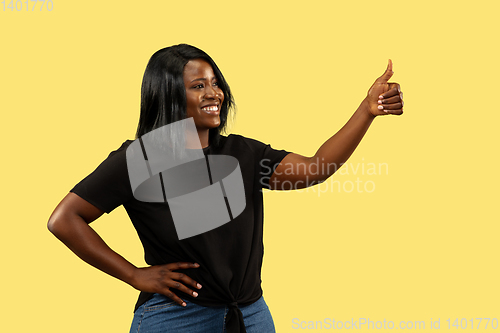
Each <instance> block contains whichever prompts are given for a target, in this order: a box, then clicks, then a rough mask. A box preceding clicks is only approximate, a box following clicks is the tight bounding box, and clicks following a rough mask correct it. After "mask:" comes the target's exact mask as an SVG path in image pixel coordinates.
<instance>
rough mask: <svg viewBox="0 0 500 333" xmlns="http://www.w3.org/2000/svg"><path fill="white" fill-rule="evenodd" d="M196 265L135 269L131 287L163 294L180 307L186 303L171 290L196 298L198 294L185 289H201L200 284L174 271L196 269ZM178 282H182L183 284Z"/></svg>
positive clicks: (175, 264) (178, 263) (177, 264)
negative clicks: (190, 287) (177, 290)
mask: <svg viewBox="0 0 500 333" xmlns="http://www.w3.org/2000/svg"><path fill="white" fill-rule="evenodd" d="M198 267H200V265H199V264H197V263H194V264H193V263H189V262H177V263H170V264H166V265H155V266H150V267H143V268H137V270H136V271H135V273H134V278H133V282H132V283H131V285H132V286H133V287H134V288H135V289H137V290H140V291H145V292H149V293H158V294H163V295H165V296H167V297H169V298H171V299H172V300H174V301H175V302H177V303H179V304H180V305H182V306H186V303H184V301H183V300H182V299H180V298H179V297H178V296H177V295H176V294H174V293H173V292H172V289H179V290H180V291H182V292H185V293H186V294H189V295H193V296H194V297H197V296H198V293H197V292H195V291H193V290H192V289H189V288H188V287H186V285H188V286H192V287H194V288H197V289H201V284H199V283H197V282H196V281H194V280H193V279H191V278H190V277H189V276H186V274H183V273H177V272H174V271H175V270H176V269H186V268H198ZM179 281H182V282H184V284H182V283H180V282H179Z"/></svg>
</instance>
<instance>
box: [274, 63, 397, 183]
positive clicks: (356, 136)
mask: <svg viewBox="0 0 500 333" xmlns="http://www.w3.org/2000/svg"><path fill="white" fill-rule="evenodd" d="M393 74H394V72H393V71H392V61H391V60H390V59H389V63H388V65H387V69H386V70H385V72H384V74H382V76H380V77H379V78H378V79H377V80H376V81H375V83H374V84H373V85H372V86H371V88H370V89H369V90H368V94H367V96H366V98H365V99H364V100H363V101H362V102H361V104H360V105H359V107H358V109H357V110H356V112H354V114H353V115H352V117H351V118H350V119H349V121H348V122H347V123H346V124H345V125H344V126H343V127H342V128H341V129H340V130H339V131H338V132H337V133H336V134H335V135H333V136H332V137H331V138H329V139H328V140H327V141H326V142H325V143H323V145H321V147H320V148H319V149H318V150H317V151H316V154H314V156H312V157H306V156H302V155H299V154H295V153H290V154H288V155H287V156H286V157H285V158H284V159H283V160H282V161H281V163H280V164H279V166H278V167H277V168H276V169H275V171H274V173H273V175H272V176H271V178H270V180H269V185H270V187H271V189H274V190H291V189H299V188H304V187H308V186H311V185H314V184H318V183H319V182H323V181H325V180H326V179H327V178H328V177H330V176H331V175H333V174H334V173H335V171H337V170H338V169H339V168H340V167H341V166H342V165H343V164H344V163H345V162H346V161H347V159H348V158H349V157H350V156H351V154H352V153H353V152H354V150H355V149H356V147H357V146H358V144H359V142H360V141H361V139H362V138H363V136H364V135H365V133H366V131H367V130H368V128H369V127H370V125H371V123H372V121H373V119H375V117H376V116H380V115H387V114H393V115H401V114H402V113H403V94H402V92H401V89H400V87H399V84H397V83H390V82H388V81H389V79H390V78H391V77H392V75H393Z"/></svg>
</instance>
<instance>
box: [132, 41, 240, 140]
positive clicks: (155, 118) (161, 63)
mask: <svg viewBox="0 0 500 333" xmlns="http://www.w3.org/2000/svg"><path fill="white" fill-rule="evenodd" d="M193 59H203V60H205V61H206V62H208V63H209V64H210V65H211V66H212V69H213V71H214V74H215V76H216V78H217V82H218V83H219V88H220V89H221V90H222V92H223V93H224V101H223V102H222V107H221V110H220V114H219V118H220V125H219V126H218V127H217V128H212V129H210V130H209V134H208V139H209V142H210V145H213V146H218V145H219V143H220V134H221V133H222V132H224V131H225V130H226V127H227V120H228V115H229V113H230V111H231V109H233V108H234V99H233V95H232V94H231V90H230V89H229V85H228V84H227V82H226V80H225V79H224V76H223V75H222V72H221V71H220V69H219V67H217V65H216V64H215V62H214V61H213V60H212V58H211V57H210V56H209V55H208V54H206V53H205V52H204V51H202V50H200V49H199V48H196V47H194V46H191V45H188V44H179V45H173V46H169V47H166V48H163V49H161V50H158V51H156V52H155V53H154V54H153V55H152V56H151V59H149V62H148V65H147V66H146V70H145V72H144V77H143V79H142V88H141V115H140V118H139V125H138V126H137V132H136V135H135V138H136V139H137V138H139V137H141V136H143V135H144V134H146V133H148V132H150V131H152V130H154V129H156V128H159V127H162V126H164V125H167V124H170V123H173V122H176V121H178V120H182V119H186V118H187V111H186V108H187V102H186V89H185V87H184V77H183V72H184V66H186V64H187V63H188V62H189V61H190V60H193ZM233 112H234V111H233Z"/></svg>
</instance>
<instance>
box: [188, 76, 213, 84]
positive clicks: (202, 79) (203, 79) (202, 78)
mask: <svg viewBox="0 0 500 333" xmlns="http://www.w3.org/2000/svg"><path fill="white" fill-rule="evenodd" d="M213 79H216V80H217V78H216V77H215V76H214V77H213V78H212V80H213ZM206 80H207V79H206V78H204V77H200V78H199V79H194V80H193V81H191V82H190V83H193V82H194V81H206Z"/></svg>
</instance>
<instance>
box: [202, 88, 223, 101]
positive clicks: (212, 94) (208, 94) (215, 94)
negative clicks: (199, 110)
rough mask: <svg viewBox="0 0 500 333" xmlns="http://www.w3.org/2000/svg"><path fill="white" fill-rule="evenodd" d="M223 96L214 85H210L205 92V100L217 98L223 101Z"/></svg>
mask: <svg viewBox="0 0 500 333" xmlns="http://www.w3.org/2000/svg"><path fill="white" fill-rule="evenodd" d="M221 95H222V90H220V89H219V88H218V87H214V86H212V85H208V86H207V89H206V90H205V99H216V98H219V99H221Z"/></svg>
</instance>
